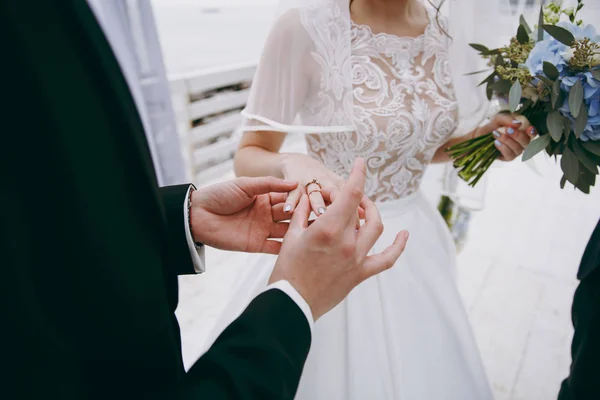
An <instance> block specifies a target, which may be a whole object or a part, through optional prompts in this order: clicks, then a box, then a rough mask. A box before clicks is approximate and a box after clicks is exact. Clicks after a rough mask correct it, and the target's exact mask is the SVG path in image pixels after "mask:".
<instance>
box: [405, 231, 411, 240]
mask: <svg viewBox="0 0 600 400" xmlns="http://www.w3.org/2000/svg"><path fill="white" fill-rule="evenodd" d="M409 236H410V234H409V233H408V232H404V241H407V240H408V237H409Z"/></svg>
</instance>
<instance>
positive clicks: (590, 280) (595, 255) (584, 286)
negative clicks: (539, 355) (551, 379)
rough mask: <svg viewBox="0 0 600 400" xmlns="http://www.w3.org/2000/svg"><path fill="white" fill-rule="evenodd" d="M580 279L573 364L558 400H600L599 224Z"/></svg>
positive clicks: (575, 303)
mask: <svg viewBox="0 0 600 400" xmlns="http://www.w3.org/2000/svg"><path fill="white" fill-rule="evenodd" d="M577 278H578V279H579V280H580V281H581V282H580V284H579V287H578V288H577V291H576V292H575V297H574V299H573V310H572V313H573V326H574V327H575V336H574V337H573V343H572V345H571V355H572V357H573V362H572V364H571V373H570V375H569V377H568V378H567V379H565V380H564V382H563V384H562V387H561V390H560V394H559V396H558V398H559V400H597V399H600V379H599V378H600V221H599V222H598V225H596V229H595V230H594V233H593V234H592V238H591V239H590V241H589V243H588V245H587V247H586V249H585V253H584V254H583V258H582V259H581V264H580V266H579V272H578V273H577Z"/></svg>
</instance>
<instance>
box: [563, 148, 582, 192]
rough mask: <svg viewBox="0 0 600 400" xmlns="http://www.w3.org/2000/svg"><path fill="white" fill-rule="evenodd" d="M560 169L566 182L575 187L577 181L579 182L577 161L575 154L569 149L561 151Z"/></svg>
mask: <svg viewBox="0 0 600 400" xmlns="http://www.w3.org/2000/svg"><path fill="white" fill-rule="evenodd" d="M560 167H561V168H562V170H563V173H564V174H565V176H566V177H567V180H568V181H569V182H571V183H572V184H573V185H577V181H578V180H579V160H578V159H577V156H576V155H575V153H573V152H572V151H571V150H569V148H566V149H565V151H563V154H562V157H561V159H560Z"/></svg>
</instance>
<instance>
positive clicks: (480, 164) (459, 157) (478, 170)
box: [446, 133, 500, 186]
mask: <svg viewBox="0 0 600 400" xmlns="http://www.w3.org/2000/svg"><path fill="white" fill-rule="evenodd" d="M494 140H495V138H494V135H492V134H491V133H488V134H487V135H482V136H479V137H476V138H474V139H470V140H466V141H464V142H461V143H458V144H456V145H454V146H452V147H450V148H448V149H447V150H446V151H447V152H448V154H449V155H450V158H452V159H453V160H454V168H457V169H458V176H460V177H461V178H462V179H463V180H465V181H466V182H468V183H469V186H475V185H476V184H477V182H479V180H480V179H481V178H482V177H483V174H485V172H486V171H487V170H488V168H489V167H490V166H491V165H492V164H493V163H494V161H495V160H496V159H497V158H498V156H499V155H500V151H498V149H497V148H496V146H495V145H494Z"/></svg>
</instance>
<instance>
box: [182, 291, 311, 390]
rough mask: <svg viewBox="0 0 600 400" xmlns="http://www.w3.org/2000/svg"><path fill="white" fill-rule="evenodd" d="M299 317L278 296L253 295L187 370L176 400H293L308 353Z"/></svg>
mask: <svg viewBox="0 0 600 400" xmlns="http://www.w3.org/2000/svg"><path fill="white" fill-rule="evenodd" d="M310 337H311V335H310V327H309V324H308V322H307V321H306V317H305V316H304V313H303V312H302V311H301V310H300V308H299V307H298V306H297V305H296V304H295V303H294V302H293V300H292V299H291V298H290V297H289V296H288V295H286V294H285V293H284V292H282V291H280V290H278V289H272V290H269V291H267V292H264V293H262V294H261V295H259V296H258V297H257V298H256V299H254V301H252V303H250V305H249V306H248V308H247V309H246V311H244V313H243V314H242V315H241V316H240V317H239V318H238V319H237V320H236V321H234V322H233V323H232V324H231V325H230V326H229V327H228V328H227V329H226V330H225V331H224V332H223V333H222V334H221V336H220V337H219V338H218V339H217V341H216V342H215V343H214V345H213V346H212V347H211V348H210V349H209V350H208V351H207V352H206V354H204V356H202V357H201V358H200V359H199V360H198V361H197V362H196V363H195V364H194V365H193V366H192V368H191V369H190V370H189V372H188V373H187V375H186V376H185V378H184V381H183V384H182V386H181V387H180V390H179V393H178V394H179V396H178V398H180V399H199V398H203V399H214V400H219V399H275V398H277V399H293V398H294V395H295V394H296V390H297V388H298V383H299V381H300V376H301V374H302V369H303V367H304V362H305V360H306V357H307V355H308V351H309V348H310V340H311V339H310Z"/></svg>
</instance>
